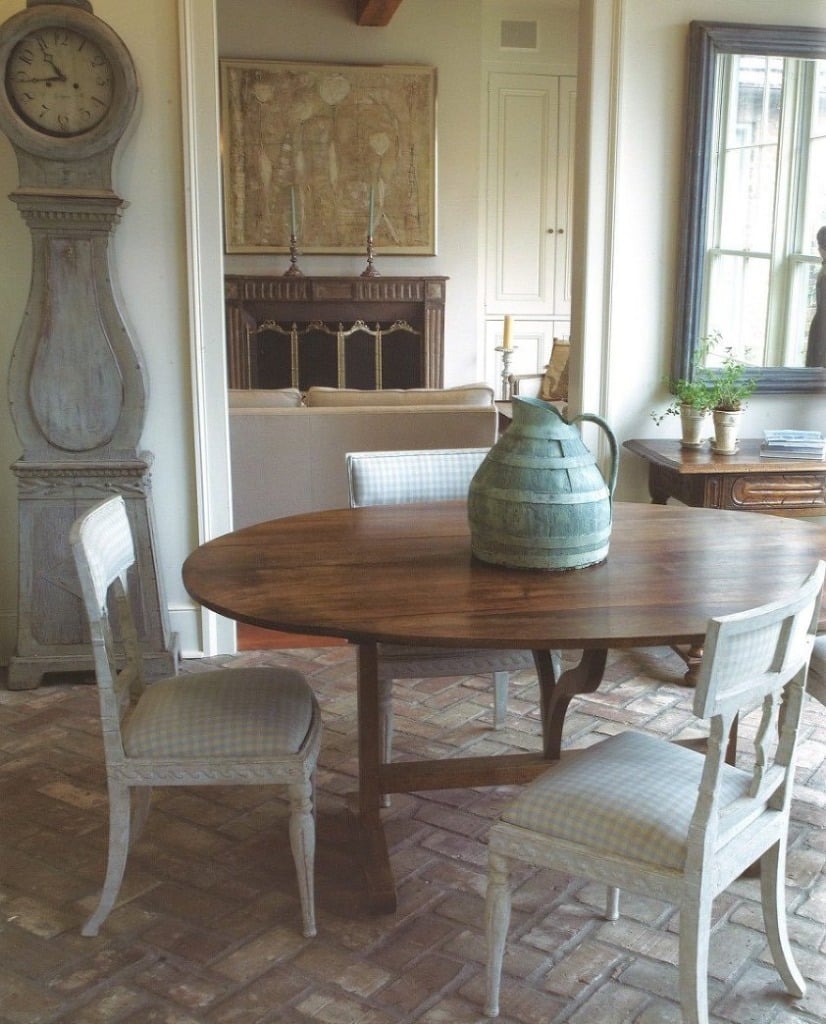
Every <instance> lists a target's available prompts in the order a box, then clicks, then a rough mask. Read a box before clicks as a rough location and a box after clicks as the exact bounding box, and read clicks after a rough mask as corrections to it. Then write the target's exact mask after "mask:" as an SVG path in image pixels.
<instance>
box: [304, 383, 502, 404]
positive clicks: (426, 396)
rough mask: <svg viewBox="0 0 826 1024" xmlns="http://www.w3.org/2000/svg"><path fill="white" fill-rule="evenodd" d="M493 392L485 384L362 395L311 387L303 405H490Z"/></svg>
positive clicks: (362, 393) (387, 390) (353, 392)
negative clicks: (305, 403)
mask: <svg viewBox="0 0 826 1024" xmlns="http://www.w3.org/2000/svg"><path fill="white" fill-rule="evenodd" d="M493 397H494V396H493V388H492V387H490V386H489V385H488V384H462V385H460V386H459V387H454V388H386V389H384V390H381V391H362V390H360V389H358V388H323V387H312V388H310V389H309V391H308V392H307V405H308V406H310V407H318V406H366V405H374V406H395V405H405V406H407V405H476V406H490V405H493Z"/></svg>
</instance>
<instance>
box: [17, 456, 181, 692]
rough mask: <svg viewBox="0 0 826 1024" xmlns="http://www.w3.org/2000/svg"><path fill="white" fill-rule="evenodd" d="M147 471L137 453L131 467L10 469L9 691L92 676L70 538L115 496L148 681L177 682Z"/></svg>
mask: <svg viewBox="0 0 826 1024" xmlns="http://www.w3.org/2000/svg"><path fill="white" fill-rule="evenodd" d="M151 465H152V456H151V454H150V453H149V452H141V454H140V457H138V458H135V459H131V458H127V459H102V458H101V459H98V460H93V459H86V460H77V461H71V462H68V461H66V462H61V461H52V460H43V461H36V460H34V459H20V460H18V461H17V462H16V463H15V464H14V465H13V466H12V471H13V472H14V475H15V476H16V478H17V486H18V509H19V514H20V523H19V545H20V562H19V566H20V573H19V597H18V617H17V648H16V651H15V654H14V656H13V657H12V658H11V661H10V665H9V674H8V683H7V685H8V687H9V689H11V690H27V689H34V688H35V687H37V686H38V685H39V683H40V681H41V680H42V678H43V676H44V675H46V674H47V673H49V672H84V671H86V672H89V671H93V669H94V662H93V659H92V650H91V645H90V643H89V631H88V627H87V625H86V620H85V616H84V613H83V601H82V596H81V590H80V581H79V580H78V578H77V573H76V571H75V565H74V558H73V556H72V551H71V547H70V544H69V531H70V529H71V526H72V523H73V522H74V521H75V519H76V518H77V517H78V515H80V514H81V513H82V512H84V511H85V510H86V509H87V508H89V507H90V506H91V505H94V504H95V503H96V502H98V501H102V500H103V499H104V498H110V497H112V495H113V494H121V495H122V496H123V499H124V501H125V502H126V508H127V512H128V514H129V521H130V524H131V526H132V533H133V536H134V539H135V554H136V565H135V569H134V570H132V572H133V574H134V575H133V578H132V580H131V586H132V588H133V589H134V592H135V595H136V605H137V607H138V608H139V609H140V611H141V615H140V619H139V622H138V629H139V637H140V641H141V646H142V648H143V652H144V662H145V666H146V676H147V679H156V678H159V677H162V676H171V675H175V673H176V671H177V667H178V662H179V660H180V652H179V649H178V648H179V644H178V637H177V634H173V633H172V632H171V631H170V628H169V612H168V608H167V604H166V598H165V596H164V593H163V588H162V586H161V579H160V573H159V569H158V565H157V562H156V557H155V537H154V533H155V530H154V513H153V510H152V494H151V477H150V469H151Z"/></svg>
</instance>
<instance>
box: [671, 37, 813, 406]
mask: <svg viewBox="0 0 826 1024" xmlns="http://www.w3.org/2000/svg"><path fill="white" fill-rule="evenodd" d="M687 114H688V120H687V135H686V153H685V156H686V164H685V166H686V178H685V183H684V192H683V197H682V205H681V227H680V244H681V249H680V261H679V266H678V286H677V310H676V313H677V316H676V321H675V329H676V336H675V345H674V361H673V367H672V372H673V374H674V376H677V377H688V378H690V377H691V376H692V370H693V368H694V364H695V360H696V359H697V358H698V353H699V352H701V351H704V350H705V349H706V348H707V347H708V340H709V339H714V341H713V343H712V345H711V348H710V354H709V355H708V357H707V360H708V365H709V366H712V367H713V365H714V364H715V362H716V363H719V361H720V359H721V357H722V356H723V355H725V354H727V353H728V354H731V355H734V356H735V357H736V358H737V359H739V360H741V361H742V362H744V363H745V364H746V365H748V366H749V367H751V368H752V373H753V374H754V375H755V377H756V378H757V381H758V390H760V391H777V392H780V391H819V390H823V389H826V308H821V309H820V310H818V297H820V303H821V306H822V305H823V304H824V303H826V294H824V293H826V278H824V276H823V275H824V272H826V271H825V270H824V263H823V259H824V258H826V172H824V167H826V29H807V28H789V27H782V26H780V27H778V26H760V25H732V24H723V23H719V22H692V24H691V26H690V37H689V78H688V109H687ZM821 229H823V230H821Z"/></svg>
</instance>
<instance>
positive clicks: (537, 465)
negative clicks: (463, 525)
mask: <svg viewBox="0 0 826 1024" xmlns="http://www.w3.org/2000/svg"><path fill="white" fill-rule="evenodd" d="M512 407H513V421H512V423H511V425H510V426H509V427H508V429H507V430H506V431H505V432H504V433H503V434H502V436H501V437H500V438H499V440H498V441H497V442H496V444H495V445H494V446H493V448H491V450H490V451H489V452H488V454H487V455H486V456H485V458H484V460H483V462H482V464H481V465H480V466H479V468H478V469H477V471H476V473H475V475H474V477H473V479H472V480H471V482H470V489H469V491H468V519H469V522H470V537H471V549H472V551H473V554H474V555H475V556H476V557H477V558H479V559H481V560H482V561H483V562H491V563H493V564H494V565H505V566H509V567H511V568H519V569H556V570H562V569H583V568H585V566H588V565H595V564H596V563H598V562H602V561H604V560H605V559H606V558H607V556H608V544H609V540H610V536H611V519H612V498H613V494H614V488H615V486H616V482H617V469H618V464H619V458H618V451H617V440H616V438H615V437H614V434H613V431H612V430H611V428H610V427H609V426H608V424H607V423H606V422H605V421H604V420H603V419H602V418H601V417H599V416H596V415H594V414H593V413H582V414H581V415H579V416H575V417H574V419H572V420H571V421H570V422H568V420H566V419H565V418H564V416H563V415H562V413H560V412H559V411H558V409H557V408H556V407H555V406H553V405H551V404H550V403H548V402H543V401H541V400H540V399H538V398H514V400H513V405H512ZM580 421H589V422H591V423H596V424H597V426H599V427H600V428H601V429H602V430H603V431H604V432H605V435H606V437H607V438H608V444H609V446H610V449H611V472H610V478H609V482H608V483H607V484H606V482H605V480H604V479H603V476H602V473H601V472H600V470H599V467H598V466H597V464H596V460H595V459H594V456H593V455H592V454H591V452H590V451H589V450H588V448H587V447H586V445H585V443H584V441H583V440H582V438H581V436H580V433H579V430H577V428H576V426H575V424H576V423H578V422H580Z"/></svg>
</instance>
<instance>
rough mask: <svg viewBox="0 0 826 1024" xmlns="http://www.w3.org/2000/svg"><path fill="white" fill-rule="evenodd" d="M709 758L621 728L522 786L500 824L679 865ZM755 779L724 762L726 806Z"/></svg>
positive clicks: (621, 854)
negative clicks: (608, 737)
mask: <svg viewBox="0 0 826 1024" xmlns="http://www.w3.org/2000/svg"><path fill="white" fill-rule="evenodd" d="M704 763H705V759H704V757H703V755H702V754H700V753H697V752H696V751H694V750H689V749H687V748H685V747H681V746H678V745H677V744H674V743H669V742H667V741H666V740H660V739H656V738H655V737H652V736H646V735H644V734H642V733H635V732H623V733H620V734H619V735H617V736H612V737H611V738H610V739H607V740H604V741H603V742H601V743H597V744H596V745H594V746H593V747H588V748H587V749H585V750H576V751H572V752H571V753H569V754H565V755H564V756H563V758H562V760H561V761H560V762H559V763H558V764H557V765H554V767H553V768H550V769H549V770H548V771H547V772H545V773H543V774H542V775H541V776H540V777H539V778H538V779H535V780H534V781H533V782H531V783H530V784H529V785H528V786H526V787H525V789H524V790H523V791H522V793H521V794H520V796H519V797H518V798H517V799H516V800H515V801H514V802H513V803H512V804H510V805H509V806H508V807H507V808H506V810H505V811H504V813H503V814H502V821H506V822H509V823H510V824H512V825H517V826H519V827H520V828H525V829H529V830H530V831H531V832H536V833H539V834H540V835H547V836H553V837H555V838H558V839H563V840H567V841H569V842H571V843H577V844H579V845H582V846H584V847H586V848H587V849H588V850H589V851H593V852H595V853H599V854H610V855H615V856H617V857H620V858H622V859H624V860H629V861H635V862H638V863H639V862H642V863H647V864H657V865H662V866H665V867H668V868H675V869H680V868H682V867H683V866H684V864H685V856H686V837H687V835H688V827H689V824H690V823H691V818H692V815H693V813H694V807H695V805H696V803H697V794H698V792H699V788H700V776H701V775H702V771H703V766H704ZM750 778H751V776H750V775H749V774H748V773H747V772H744V771H741V770H740V769H738V768H734V767H732V766H731V765H725V766H724V769H723V779H722V788H721V799H722V801H723V803H724V804H725V803H728V801H729V800H732V799H735V798H737V797H739V796H743V795H745V793H746V792H747V790H748V786H749V781H750Z"/></svg>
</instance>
